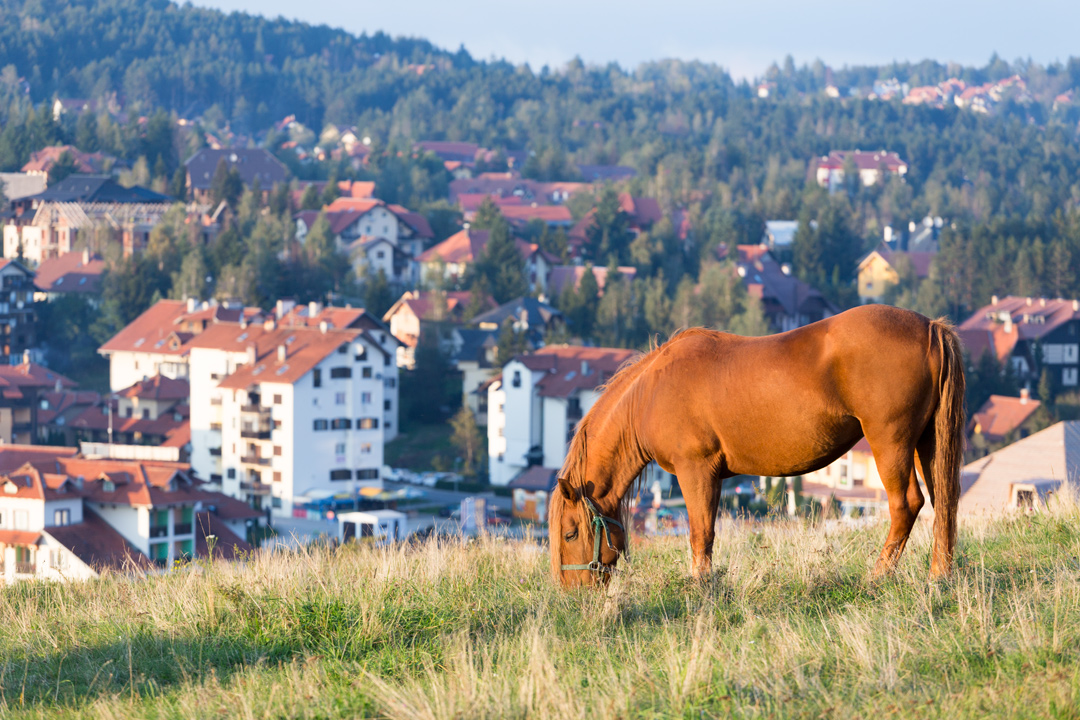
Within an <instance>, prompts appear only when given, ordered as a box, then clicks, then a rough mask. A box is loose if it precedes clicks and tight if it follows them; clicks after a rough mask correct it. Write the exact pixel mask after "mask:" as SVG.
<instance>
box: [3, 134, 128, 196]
mask: <svg viewBox="0 0 1080 720" xmlns="http://www.w3.org/2000/svg"><path fill="white" fill-rule="evenodd" d="M64 153H68V154H69V155H71V159H72V160H74V161H75V168H76V169H77V170H78V171H79V172H80V173H87V174H94V173H102V172H106V171H107V170H108V168H107V167H106V165H108V164H109V161H111V160H115V158H110V157H108V156H106V155H102V154H101V153H84V152H83V151H82V150H79V149H78V148H77V147H75V146H74V145H51V146H49V147H45V148H41V149H40V150H38V151H37V152H34V153H31V154H30V160H29V161H28V162H27V163H26V164H25V165H23V166H22V171H23V172H24V173H37V174H42V175H43V174H46V173H48V172H49V170H51V169H52V166H53V165H55V164H56V161H57V160H59V159H60V156H61V155H63V154H64ZM44 189H45V188H44V187H42V190H44ZM9 197H10V196H9Z"/></svg>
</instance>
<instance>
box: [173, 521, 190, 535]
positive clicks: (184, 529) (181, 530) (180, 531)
mask: <svg viewBox="0 0 1080 720" xmlns="http://www.w3.org/2000/svg"><path fill="white" fill-rule="evenodd" d="M190 534H191V523H189V522H188V523H177V524H176V525H173V535H190Z"/></svg>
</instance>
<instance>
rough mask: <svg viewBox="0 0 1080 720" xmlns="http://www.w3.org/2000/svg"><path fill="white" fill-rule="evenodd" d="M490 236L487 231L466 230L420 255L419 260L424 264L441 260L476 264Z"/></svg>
mask: <svg viewBox="0 0 1080 720" xmlns="http://www.w3.org/2000/svg"><path fill="white" fill-rule="evenodd" d="M489 235H490V233H489V232H488V231H487V230H472V229H470V228H465V229H464V230H461V231H459V232H456V233H454V234H453V235H451V236H450V237H448V238H446V239H445V240H443V241H442V242H441V243H438V244H437V245H434V246H432V247H430V248H428V249H427V250H425V251H424V252H422V253H420V256H419V257H418V258H417V260H418V261H420V262H422V263H426V262H435V261H437V260H440V259H441V260H442V261H443V262H446V263H471V262H476V259H477V258H478V257H480V253H482V252H483V251H484V247H485V246H486V245H487V241H488V237H489Z"/></svg>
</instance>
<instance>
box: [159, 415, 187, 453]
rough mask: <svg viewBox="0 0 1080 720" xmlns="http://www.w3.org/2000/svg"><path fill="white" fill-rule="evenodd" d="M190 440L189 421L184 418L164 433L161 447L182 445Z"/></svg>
mask: <svg viewBox="0 0 1080 720" xmlns="http://www.w3.org/2000/svg"><path fill="white" fill-rule="evenodd" d="M189 442H191V421H189V420H185V421H184V422H182V423H180V424H179V425H177V426H176V427H175V428H173V429H172V430H170V431H169V432H167V433H165V440H164V441H163V442H162V443H161V447H184V446H185V445H187V444H188V443H189Z"/></svg>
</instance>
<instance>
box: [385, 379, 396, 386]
mask: <svg viewBox="0 0 1080 720" xmlns="http://www.w3.org/2000/svg"><path fill="white" fill-rule="evenodd" d="M383 384H384V385H386V387H388V388H395V387H397V378H392V377H391V378H386V382H384V383H383Z"/></svg>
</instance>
